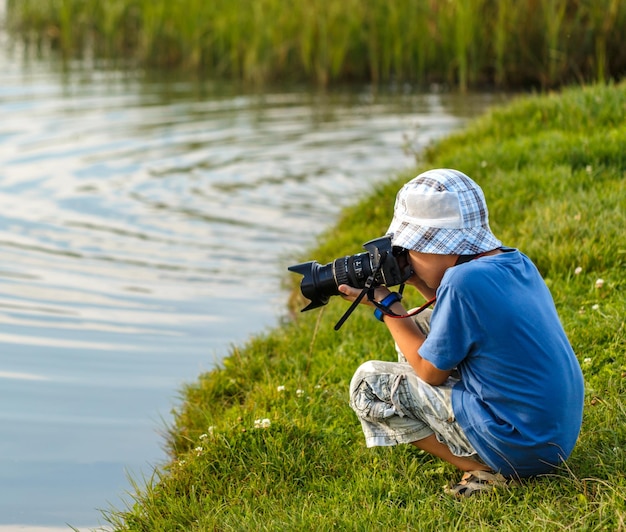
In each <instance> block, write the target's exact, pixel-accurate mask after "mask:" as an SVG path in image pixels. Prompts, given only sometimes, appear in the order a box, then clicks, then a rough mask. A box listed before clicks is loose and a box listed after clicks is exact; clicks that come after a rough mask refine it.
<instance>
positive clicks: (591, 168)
mask: <svg viewBox="0 0 626 532" xmlns="http://www.w3.org/2000/svg"><path fill="white" fill-rule="evenodd" d="M585 171H586V172H587V173H588V174H590V175H591V172H593V167H592V166H591V165H590V164H588V165H587V166H586V167H585Z"/></svg>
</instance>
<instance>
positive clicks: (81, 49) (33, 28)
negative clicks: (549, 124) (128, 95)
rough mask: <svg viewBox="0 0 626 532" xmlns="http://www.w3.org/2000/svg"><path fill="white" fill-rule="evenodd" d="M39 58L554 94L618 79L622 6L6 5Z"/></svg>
mask: <svg viewBox="0 0 626 532" xmlns="http://www.w3.org/2000/svg"><path fill="white" fill-rule="evenodd" d="M7 7H8V8H7V15H8V16H7V25H8V28H9V30H10V32H11V35H12V36H13V38H14V40H15V41H22V42H24V43H26V45H27V49H28V50H30V51H32V52H33V53H35V54H45V53H46V51H47V50H50V49H53V50H58V51H59V52H60V53H61V55H62V56H63V57H65V58H76V57H82V58H89V59H93V58H95V59H99V60H102V59H105V60H109V61H113V62H114V63H117V64H123V65H134V66H138V67H141V68H151V67H158V68H168V69H169V68H175V69H179V70H183V71H186V72H191V73H194V74H198V75H201V76H203V77H208V78H225V77H227V78H230V79H234V80H241V81H243V82H246V83H250V84H262V83H271V82H275V81H285V80H289V81H304V82H310V83H316V84H320V85H328V84H330V83H338V82H346V81H348V82H349V81H360V82H362V81H368V82H369V81H372V82H374V83H390V82H411V83H416V84H421V85H422V86H427V85H428V84H430V83H445V84H450V85H452V86H455V87H459V88H460V89H462V90H466V89H468V88H471V87H477V86H482V85H484V84H490V85H492V84H495V85H496V86H499V87H520V86H527V85H533V86H541V87H543V88H546V87H554V86H558V85H561V84H563V83H571V82H573V81H574V82H580V81H605V80H607V79H611V78H613V79H619V78H620V77H621V76H622V75H623V73H624V71H625V70H626V51H625V50H626V49H625V48H624V46H623V45H622V44H623V43H622V32H621V31H620V29H621V28H624V27H625V26H626V3H624V2H620V1H619V0H593V1H590V0H544V1H541V2H538V1H537V0H516V1H514V2H507V1H499V2H496V1H493V0H447V1H445V2H444V1H436V0H393V1H389V0H369V1H368V2H362V1H360V0H343V1H342V2H336V1H333V0H315V1H311V2H306V1H299V0H254V1H252V0H211V1H210V2H207V1H202V0H177V1H171V0H108V1H107V2H96V1H93V0H47V1H45V2H43V1H41V0H7Z"/></svg>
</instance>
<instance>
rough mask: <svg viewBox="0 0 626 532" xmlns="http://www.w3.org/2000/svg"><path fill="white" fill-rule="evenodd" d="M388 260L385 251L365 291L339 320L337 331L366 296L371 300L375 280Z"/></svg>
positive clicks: (368, 280) (366, 283) (366, 282)
mask: <svg viewBox="0 0 626 532" xmlns="http://www.w3.org/2000/svg"><path fill="white" fill-rule="evenodd" d="M386 258H387V252H386V251H384V252H383V253H381V255H380V260H379V261H378V266H377V267H376V269H375V270H374V271H373V272H372V273H371V275H370V276H369V277H368V278H367V280H366V281H365V286H363V290H361V293H360V294H359V295H358V296H357V298H356V299H355V300H354V301H353V302H352V305H350V307H349V308H348V310H346V312H345V313H344V315H343V316H341V318H340V319H339V321H338V322H337V324H336V325H335V330H336V331H338V330H339V329H340V328H341V326H342V325H343V324H344V323H345V322H346V320H347V319H348V318H349V317H350V314H352V313H353V312H354V309H355V308H357V307H358V306H359V303H360V302H361V300H362V299H363V298H364V297H365V294H368V298H369V299H370V300H371V295H370V291H371V293H372V294H373V293H374V280H375V279H376V276H377V275H378V272H380V270H381V269H382V267H383V264H384V262H385V259H386Z"/></svg>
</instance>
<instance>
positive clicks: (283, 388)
mask: <svg viewBox="0 0 626 532" xmlns="http://www.w3.org/2000/svg"><path fill="white" fill-rule="evenodd" d="M276 390H277V391H279V392H284V391H285V387H284V386H283V385H280V386H279V387H278V388H276Z"/></svg>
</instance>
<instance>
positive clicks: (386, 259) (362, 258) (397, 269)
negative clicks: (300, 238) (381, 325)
mask: <svg viewBox="0 0 626 532" xmlns="http://www.w3.org/2000/svg"><path fill="white" fill-rule="evenodd" d="M363 247H364V248H365V249H366V250H367V251H366V252H364V253H358V254H356V255H346V256H345V257H340V258H338V259H335V260H334V261H333V262H329V263H328V264H325V265H321V264H319V263H318V262H317V261H309V262H303V263H300V264H295V265H293V266H289V268H288V269H289V271H292V272H295V273H299V274H301V275H303V276H304V277H303V278H302V281H301V282H300V291H301V292H302V295H303V296H304V297H306V298H307V299H309V300H310V303H309V304H308V305H307V306H306V307H304V308H303V309H302V312H304V311H306V310H311V309H314V308H317V307H321V306H323V305H326V304H327V303H328V301H329V299H330V297H331V296H336V295H339V290H338V288H339V286H340V285H342V284H347V285H349V286H353V287H355V288H364V287H365V284H366V282H367V280H368V278H370V276H372V275H374V278H373V283H372V285H371V286H373V287H375V286H380V285H385V286H395V285H399V284H402V283H404V282H405V281H406V280H407V279H408V278H409V277H410V276H411V275H412V273H413V272H412V271H411V266H410V264H409V261H408V257H407V255H408V251H407V250H406V249H404V248H400V247H396V246H392V245H391V235H385V236H382V237H379V238H375V239H374V240H370V241H369V242H366V243H365V244H363Z"/></svg>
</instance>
